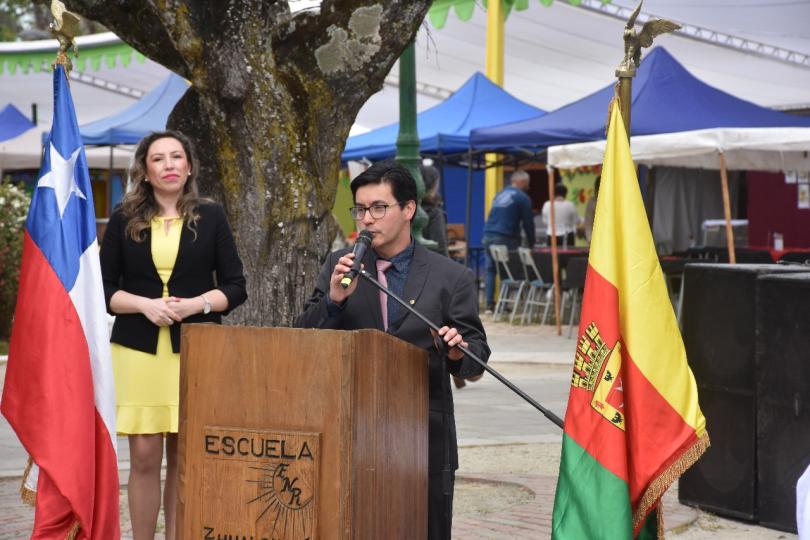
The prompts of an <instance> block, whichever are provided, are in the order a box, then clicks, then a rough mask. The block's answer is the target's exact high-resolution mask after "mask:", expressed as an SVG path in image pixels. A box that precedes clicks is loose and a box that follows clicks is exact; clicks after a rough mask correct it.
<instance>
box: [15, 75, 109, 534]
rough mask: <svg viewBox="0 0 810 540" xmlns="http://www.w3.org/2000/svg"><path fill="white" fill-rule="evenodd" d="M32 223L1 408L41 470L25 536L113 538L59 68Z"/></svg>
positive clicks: (83, 223) (87, 222) (85, 247)
mask: <svg viewBox="0 0 810 540" xmlns="http://www.w3.org/2000/svg"><path fill="white" fill-rule="evenodd" d="M53 86H54V114H53V126H52V128H51V133H50V137H49V139H48V141H47V144H46V147H45V155H44V159H43V165H42V170H41V171H40V175H39V182H38V183H37V187H36V190H35V191H34V196H33V199H32V201H31V207H30V209H29V211H28V219H27V221H26V224H25V235H24V244H23V256H22V268H21V271H20V287H19V292H18V296H17V306H16V310H15V312H14V326H13V327H12V331H11V344H10V349H9V355H8V365H7V367H6V381H5V387H4V390H3V400H2V405H0V408H1V409H2V412H3V415H4V416H5V417H6V418H7V419H8V421H9V423H10V424H11V426H12V427H13V428H14V431H15V432H16V433H17V436H18V437H19V439H20V442H22V444H23V446H24V447H25V449H26V450H27V451H28V453H29V454H30V455H31V458H32V459H33V460H34V462H35V463H36V464H37V465H38V466H39V477H38V481H37V490H36V491H37V495H36V517H35V519H34V532H33V534H32V538H43V539H54V540H56V539H59V540H63V539H64V538H66V537H68V536H69V535H72V534H76V532H77V527H78V534H77V535H76V538H83V539H84V538H90V539H96V538H98V539H104V540H108V539H111V538H119V537H120V527H119V511H118V465H117V458H116V440H115V388H114V383H113V376H112V365H111V360H110V346H109V333H108V330H107V318H106V309H105V305H104V292H103V288H102V282H101V267H100V265H99V258H98V242H97V239H96V220H95V213H94V209H93V193H92V189H91V185H90V175H89V173H88V171H87V162H86V160H85V155H84V148H83V146H82V140H81V137H80V136H79V128H78V125H77V122H76V114H75V111H74V109H73V100H72V98H71V96H70V87H69V86H68V81H67V78H66V76H65V71H64V68H63V67H62V66H61V65H57V66H56V69H55V71H54V75H53Z"/></svg>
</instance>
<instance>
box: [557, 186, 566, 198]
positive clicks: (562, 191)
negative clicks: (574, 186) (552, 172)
mask: <svg viewBox="0 0 810 540" xmlns="http://www.w3.org/2000/svg"><path fill="white" fill-rule="evenodd" d="M566 195H568V188H567V187H565V184H557V185H556V186H554V196H555V197H562V198H565V196H566Z"/></svg>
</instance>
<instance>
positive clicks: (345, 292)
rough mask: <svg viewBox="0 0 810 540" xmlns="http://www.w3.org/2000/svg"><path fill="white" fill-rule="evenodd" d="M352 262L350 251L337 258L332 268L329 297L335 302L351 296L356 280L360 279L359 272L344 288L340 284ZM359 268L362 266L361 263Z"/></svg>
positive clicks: (337, 302) (352, 255)
mask: <svg viewBox="0 0 810 540" xmlns="http://www.w3.org/2000/svg"><path fill="white" fill-rule="evenodd" d="M353 264H354V253H352V252H350V253H347V254H345V255H344V256H343V257H341V258H340V259H338V262H337V264H336V265H335V269H334V270H332V278H331V279H330V280H329V298H330V299H331V300H332V302H334V303H335V304H341V303H343V301H344V300H346V299H347V298H348V297H349V296H351V295H352V293H353V292H354V291H355V289H357V282H358V281H360V276H359V274H358V275H357V276H356V277H355V278H354V279H353V280H352V284H351V285H349V286H348V287H347V288H345V289H344V288H343V285H341V284H340V280H342V279H343V276H345V275H346V274H348V273H349V270H351V269H352V265H353ZM360 268H361V269H362V268H363V265H362V264H361V265H360Z"/></svg>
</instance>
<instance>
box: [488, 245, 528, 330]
mask: <svg viewBox="0 0 810 540" xmlns="http://www.w3.org/2000/svg"><path fill="white" fill-rule="evenodd" d="M489 252H490V254H492V260H493V261H494V262H495V269H496V270H497V272H498V279H500V280H501V288H500V291H499V292H498V301H497V302H496V303H495V313H494V314H493V320H495V321H497V320H499V319H500V318H501V315H503V313H504V310H505V309H506V306H511V307H512V314H511V315H510V316H509V322H510V323H511V322H512V321H513V320H514V318H515V313H516V312H517V306H518V304H519V303H520V296H521V294H522V293H523V287H524V285H525V283H526V282H525V281H523V280H518V279H515V278H514V277H513V275H512V271H511V270H510V269H509V249H508V248H507V247H506V246H505V245H502V244H492V245H490V246H489ZM513 292H514V295H512V293H513Z"/></svg>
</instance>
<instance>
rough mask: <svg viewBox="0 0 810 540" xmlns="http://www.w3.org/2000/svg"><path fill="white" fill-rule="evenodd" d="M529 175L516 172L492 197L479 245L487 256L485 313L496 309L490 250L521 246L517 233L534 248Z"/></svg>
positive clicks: (524, 172) (493, 273)
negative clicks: (481, 245)
mask: <svg viewBox="0 0 810 540" xmlns="http://www.w3.org/2000/svg"><path fill="white" fill-rule="evenodd" d="M529 181H530V178H529V173H527V172H526V171H524V170H521V169H518V170H516V171H515V172H513V173H512V176H510V177H509V185H508V186H506V187H505V188H504V189H503V190H502V191H500V192H499V193H498V194H497V195H495V199H493V201H492V206H491V207H490V209H489V217H488V218H487V222H486V224H485V225H484V237H483V239H482V241H481V243H482V244H483V246H484V252H485V254H486V257H487V267H486V278H485V287H486V290H485V293H486V304H487V306H486V310H487V313H491V312H492V311H493V310H494V309H495V274H496V269H495V261H494V260H493V259H492V254H491V253H490V251H489V246H491V245H493V244H503V245H505V246H506V247H507V248H509V249H510V250H513V249H517V248H518V247H519V246H520V231H521V229H522V230H523V232H524V234H525V235H526V242H527V243H528V245H529V247H532V246H533V245H534V216H533V215H532V200H531V199H530V198H529V196H528V195H527V192H528V191H529Z"/></svg>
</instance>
